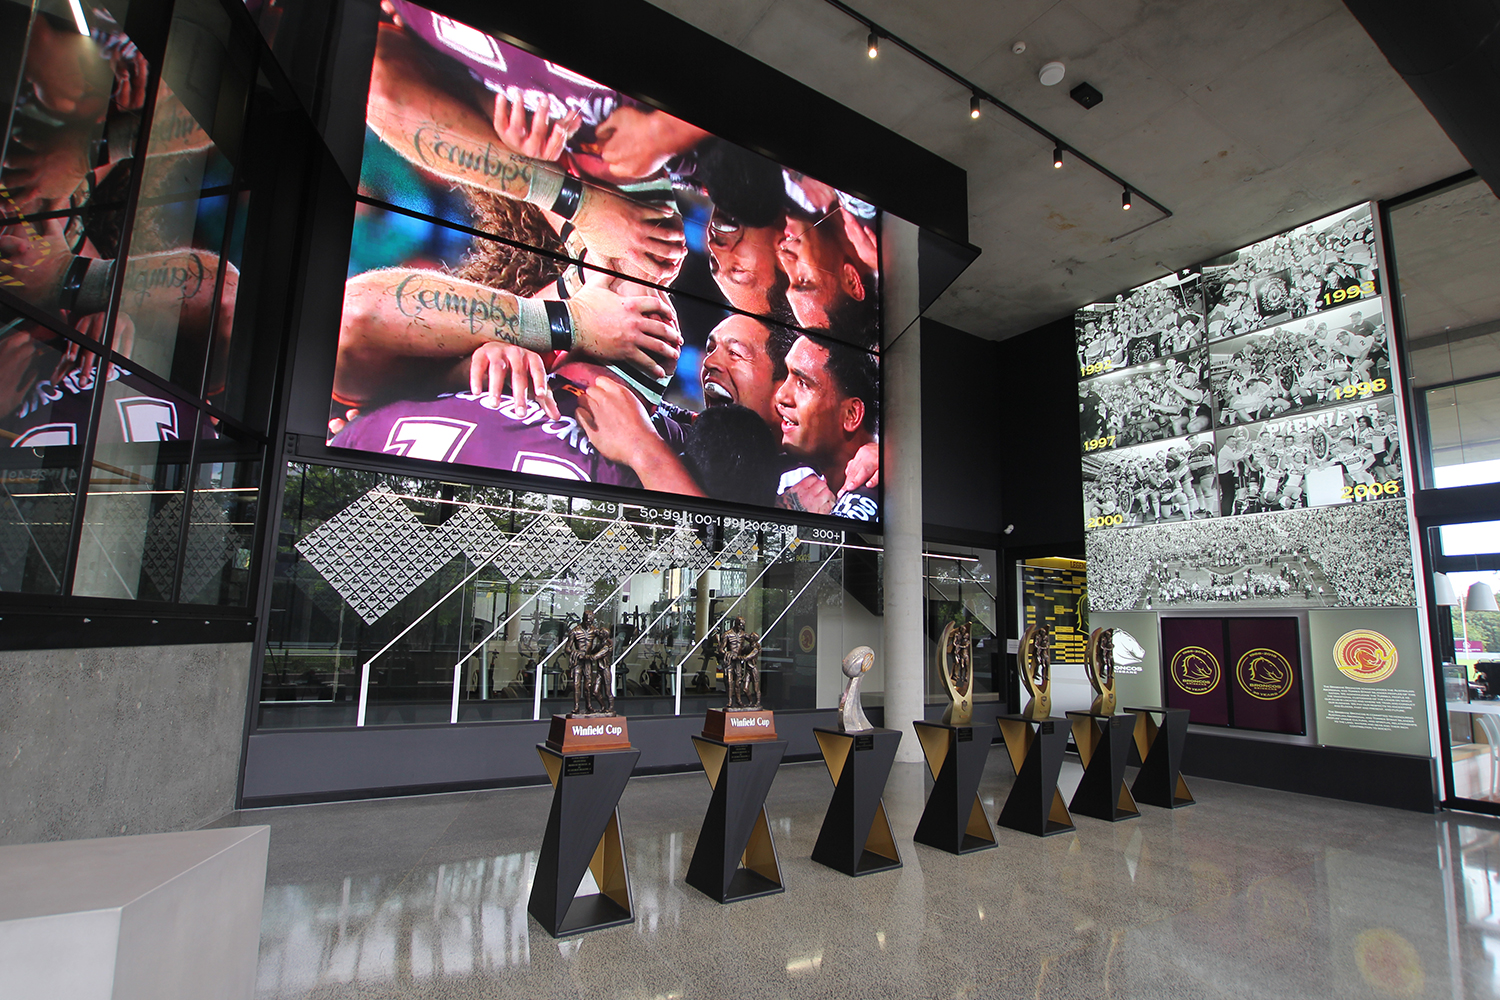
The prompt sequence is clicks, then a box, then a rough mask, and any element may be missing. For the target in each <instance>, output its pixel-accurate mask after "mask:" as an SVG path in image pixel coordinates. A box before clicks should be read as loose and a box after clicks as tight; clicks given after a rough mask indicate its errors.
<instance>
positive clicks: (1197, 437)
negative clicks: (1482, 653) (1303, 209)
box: [1074, 205, 1410, 610]
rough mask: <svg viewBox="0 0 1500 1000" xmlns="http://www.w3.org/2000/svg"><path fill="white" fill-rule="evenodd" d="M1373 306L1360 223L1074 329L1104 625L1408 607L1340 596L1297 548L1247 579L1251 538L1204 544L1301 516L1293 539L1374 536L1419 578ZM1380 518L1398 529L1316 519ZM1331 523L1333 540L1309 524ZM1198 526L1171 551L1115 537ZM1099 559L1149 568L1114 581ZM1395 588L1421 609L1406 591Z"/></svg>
mask: <svg viewBox="0 0 1500 1000" xmlns="http://www.w3.org/2000/svg"><path fill="white" fill-rule="evenodd" d="M1381 290H1382V289H1381V282H1380V275H1379V273H1378V268H1377V261H1376V253H1375V233H1374V227H1373V221H1372V218H1371V213H1370V206H1369V205H1360V206H1357V207H1355V208H1352V209H1348V210H1346V211H1343V212H1339V213H1336V214H1334V215H1331V216H1328V217H1326V218H1323V219H1320V220H1318V221H1316V222H1312V223H1309V224H1307V225H1305V226H1301V227H1299V228H1297V229H1293V230H1291V231H1289V232H1286V233H1282V234H1281V235H1278V236H1274V237H1271V238H1270V239H1267V240H1264V241H1262V242H1260V243H1257V244H1254V245H1253V246H1249V247H1246V248H1244V249H1242V250H1239V251H1236V252H1234V253H1230V254H1226V255H1224V256H1223V257H1219V258H1216V259H1214V260H1211V261H1208V262H1206V263H1204V264H1202V265H1201V266H1199V267H1194V268H1190V269H1186V270H1183V271H1180V272H1178V273H1176V274H1173V275H1168V276H1167V277H1165V278H1162V279H1159V280H1157V281H1153V282H1151V283H1149V284H1145V285H1141V286H1139V287H1137V288H1134V289H1131V290H1130V291H1127V292H1124V293H1122V294H1120V295H1118V296H1116V297H1115V299H1114V301H1112V302H1100V303H1095V304H1093V305H1089V306H1085V307H1084V308H1082V309H1080V310H1079V311H1078V312H1077V313H1075V319H1074V329H1075V333H1076V336H1077V346H1078V374H1079V383H1078V409H1079V425H1080V431H1081V438H1082V439H1081V442H1080V447H1081V454H1082V463H1083V480H1084V487H1083V489H1084V517H1085V527H1086V528H1087V531H1088V549H1089V577H1090V581H1089V582H1090V596H1091V601H1092V602H1093V606H1094V607H1096V608H1098V609H1099V610H1107V609H1124V608H1131V607H1158V606H1162V605H1164V604H1165V605H1170V606H1217V605H1220V604H1223V603H1243V602H1247V601H1248V602H1251V603H1275V604H1278V605H1284V604H1286V603H1288V602H1290V603H1293V604H1299V605H1304V606H1346V607H1347V606H1370V602H1371V601H1374V602H1375V603H1376V604H1377V605H1382V606H1383V605H1384V604H1385V603H1386V602H1387V601H1393V602H1394V603H1396V604H1402V605H1404V604H1407V603H1410V601H1409V600H1407V597H1408V595H1407V594H1406V593H1405V592H1403V593H1401V594H1384V593H1371V592H1370V588H1369V587H1368V585H1367V584H1366V583H1363V582H1362V583H1360V584H1359V585H1358V586H1355V585H1354V583H1353V581H1340V580H1335V579H1333V578H1332V577H1331V576H1330V575H1329V573H1330V572H1331V571H1332V570H1333V569H1334V567H1332V566H1326V567H1325V566H1323V565H1321V563H1320V564H1318V565H1313V564H1311V563H1310V562H1309V560H1308V557H1307V553H1306V546H1301V547H1300V548H1299V547H1298V546H1297V545H1296V544H1295V542H1294V541H1292V542H1288V552H1287V553H1286V558H1282V557H1281V556H1280V555H1278V554H1277V553H1266V552H1260V551H1259V548H1262V547H1264V546H1259V547H1257V551H1256V553H1254V554H1253V555H1254V560H1253V561H1254V562H1255V563H1256V565H1253V566H1252V565H1248V564H1246V565H1241V564H1242V563H1245V560H1246V559H1249V558H1250V556H1251V555H1252V553H1249V552H1248V551H1247V552H1243V553H1242V552H1239V551H1237V548H1239V547H1243V546H1242V545H1241V544H1239V542H1238V540H1239V539H1241V538H1242V536H1243V535H1244V533H1243V532H1237V531H1231V530H1229V528H1230V526H1229V525H1228V524H1227V523H1225V524H1223V525H1222V527H1217V528H1216V527H1212V526H1210V523H1212V524H1219V523H1220V522H1219V521H1218V519H1223V518H1231V517H1236V516H1240V515H1250V514H1285V513H1289V512H1293V511H1307V512H1308V513H1307V514H1306V515H1303V516H1300V517H1298V518H1296V520H1297V522H1298V528H1297V530H1295V531H1294V532H1293V533H1292V534H1294V535H1296V536H1298V537H1301V536H1303V535H1306V534H1307V533H1308V532H1309V531H1314V532H1315V531H1317V530H1321V528H1322V527H1326V528H1327V529H1328V530H1331V531H1345V532H1349V531H1351V530H1353V529H1351V526H1350V524H1349V523H1346V522H1350V521H1360V522H1361V523H1363V522H1364V521H1369V522H1370V524H1369V525H1368V527H1369V528H1370V531H1364V530H1363V529H1359V530H1358V531H1357V532H1356V534H1357V535H1358V537H1360V538H1361V539H1363V538H1364V536H1365V535H1367V534H1370V533H1371V532H1373V533H1374V534H1373V535H1372V536H1371V539H1370V541H1371V542H1377V541H1378V543H1379V545H1380V547H1381V548H1388V549H1394V550H1396V551H1397V555H1398V558H1399V559H1402V560H1405V562H1406V564H1407V566H1408V567H1409V564H1410V550H1409V545H1408V542H1407V535H1406V532H1407V527H1406V518H1405V513H1404V497H1403V494H1404V490H1405V487H1404V485H1403V483H1404V480H1403V476H1402V460H1403V456H1402V454H1401V447H1400V439H1401V436H1400V432H1399V425H1398V407H1397V405H1396V399H1395V396H1394V391H1393V385H1392V374H1391V346H1390V343H1389V339H1388V335H1387V330H1386V324H1385V319H1384V312H1383V310H1382V305H1381ZM1385 501H1397V503H1396V505H1395V506H1396V507H1397V508H1399V509H1400V512H1401V516H1399V517H1394V516H1390V515H1388V514H1385V513H1380V514H1377V513H1376V512H1375V511H1373V510H1372V511H1371V512H1370V513H1369V514H1358V513H1352V512H1350V511H1342V512H1339V513H1337V514H1335V512H1334V511H1333V510H1329V511H1327V512H1326V513H1325V514H1322V515H1319V514H1317V513H1314V512H1315V511H1316V509H1319V508H1355V507H1368V506H1370V505H1372V504H1373V505H1381V504H1383V503H1384V502H1385ZM1330 517H1332V518H1333V519H1334V520H1336V521H1338V522H1339V524H1338V525H1335V524H1332V523H1330V524H1328V525H1326V526H1321V525H1318V524H1317V523H1316V522H1318V521H1319V520H1320V519H1328V518H1330ZM1303 522H1306V524H1304V523H1303ZM1190 524H1193V525H1196V530H1177V531H1172V532H1170V534H1171V535H1172V540H1171V541H1168V540H1167V539H1166V536H1165V535H1163V534H1162V533H1161V532H1160V531H1148V532H1146V533H1145V534H1142V535H1140V536H1139V537H1135V538H1132V539H1126V538H1123V537H1121V538H1113V537H1111V536H1112V535H1119V534H1122V533H1123V534H1135V533H1136V532H1134V531H1131V530H1130V529H1137V530H1138V529H1142V528H1156V527H1158V526H1159V527H1162V528H1165V527H1168V526H1183V527H1185V526H1187V525H1190ZM1393 532H1394V533H1395V534H1394V535H1392V537H1391V538H1389V539H1384V536H1385V535H1388V534H1392V533H1393ZM1374 535H1379V536H1380V539H1381V540H1377V539H1375V538H1374ZM1177 536H1182V537H1180V538H1179V537H1177ZM1188 536H1192V537H1191V538H1189V537H1188ZM1220 536H1222V538H1220ZM1397 536H1399V537H1397ZM1346 537H1351V538H1352V537H1353V536H1350V535H1346ZM1157 538H1160V539H1161V542H1160V545H1154V544H1153V543H1154V541H1155V540H1156V539H1157ZM1221 542H1222V544H1221ZM1387 542H1388V543H1389V544H1387ZM1156 547H1160V548H1161V549H1162V551H1161V552H1160V553H1157V552H1155V548H1156ZM1242 556H1243V557H1244V558H1241V557H1242ZM1101 558H1118V559H1122V560H1125V561H1126V562H1130V561H1132V560H1135V561H1139V562H1138V565H1135V566H1134V567H1131V566H1123V565H1122V566H1119V567H1114V568H1113V569H1112V568H1111V567H1110V566H1108V565H1102V564H1101V562H1100V560H1101ZM1199 563H1202V565H1198V564H1199ZM1210 563H1212V565H1210ZM1116 571H1118V572H1119V573H1124V574H1125V575H1126V577H1129V578H1130V579H1124V578H1122V579H1121V580H1119V581H1113V582H1112V583H1111V584H1110V585H1107V586H1104V587H1103V588H1102V590H1101V588H1100V586H1099V585H1100V584H1104V583H1105V582H1106V581H1105V579H1104V578H1103V576H1101V574H1103V575H1104V576H1107V575H1108V574H1110V573H1112V572H1116ZM1137 577H1139V578H1140V579H1139V580H1136V579H1135V578H1137ZM1408 577H1409V573H1408ZM1148 578H1149V579H1148ZM1132 581H1134V582H1132ZM1392 586H1393V587H1395V588H1396V589H1401V588H1402V587H1403V586H1404V588H1405V590H1406V591H1409V590H1410V582H1409V579H1407V581H1406V582H1405V583H1404V584H1403V583H1401V582H1400V581H1395V582H1393V584H1392ZM1376 589H1377V590H1379V589H1380V588H1376Z"/></svg>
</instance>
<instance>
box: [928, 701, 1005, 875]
mask: <svg viewBox="0 0 1500 1000" xmlns="http://www.w3.org/2000/svg"><path fill="white" fill-rule="evenodd" d="M912 725H913V726H914V727H916V731H917V739H918V740H919V741H920V742H921V744H922V753H923V754H924V755H925V756H926V757H927V769H928V770H929V771H931V772H932V780H933V785H932V793H931V794H930V795H928V796H927V807H926V808H925V809H923V810H922V818H921V820H920V821H918V823H917V832H916V833H915V834H914V835H913V836H912V839H913V840H915V841H916V842H917V843H919V844H926V845H927V846H928V847H936V848H937V849H938V850H940V851H947V852H948V853H949V854H971V853H973V852H974V851H982V850H985V849H986V848H990V847H994V846H995V833H994V831H993V830H991V829H990V821H989V817H987V816H985V814H984V805H983V804H982V803H981V802H980V801H979V779H980V778H981V777H982V776H983V775H984V762H985V760H987V759H988V758H989V755H990V742H991V741H992V740H993V739H994V738H995V727H994V726H990V725H985V724H983V723H979V724H974V725H967V726H949V725H944V724H943V723H941V722H921V721H919V722H913V723H912Z"/></svg>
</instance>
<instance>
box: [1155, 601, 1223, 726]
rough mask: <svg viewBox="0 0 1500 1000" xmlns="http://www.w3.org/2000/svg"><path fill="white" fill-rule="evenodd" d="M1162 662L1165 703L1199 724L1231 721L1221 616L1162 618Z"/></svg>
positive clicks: (1216, 724)
mask: <svg viewBox="0 0 1500 1000" xmlns="http://www.w3.org/2000/svg"><path fill="white" fill-rule="evenodd" d="M1161 662H1162V672H1163V673H1164V674H1166V683H1165V684H1164V685H1162V686H1163V687H1164V688H1165V689H1166V693H1167V705H1168V707H1170V708H1185V709H1187V710H1188V711H1190V712H1192V715H1191V716H1190V717H1189V721H1191V722H1196V723H1199V724H1200V725H1208V726H1227V725H1229V724H1230V716H1229V683H1228V680H1227V678H1226V677H1225V665H1224V620H1223V619H1222V618H1163V619H1162V622H1161Z"/></svg>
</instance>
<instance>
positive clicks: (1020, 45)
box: [1010, 42, 1026, 55]
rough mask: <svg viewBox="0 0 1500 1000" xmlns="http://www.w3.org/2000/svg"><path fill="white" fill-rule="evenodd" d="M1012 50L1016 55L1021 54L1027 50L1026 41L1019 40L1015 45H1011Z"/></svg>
mask: <svg viewBox="0 0 1500 1000" xmlns="http://www.w3.org/2000/svg"><path fill="white" fill-rule="evenodd" d="M1010 50H1011V51H1012V52H1014V53H1015V54H1016V55H1020V54H1021V53H1022V52H1025V51H1026V43H1025V42H1017V43H1016V44H1014V45H1012V46H1011V47H1010Z"/></svg>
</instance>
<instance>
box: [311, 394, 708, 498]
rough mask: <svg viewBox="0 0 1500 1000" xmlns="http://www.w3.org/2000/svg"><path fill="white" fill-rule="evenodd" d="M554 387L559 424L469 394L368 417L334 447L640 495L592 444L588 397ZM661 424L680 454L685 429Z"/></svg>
mask: <svg viewBox="0 0 1500 1000" xmlns="http://www.w3.org/2000/svg"><path fill="white" fill-rule="evenodd" d="M550 384H551V386H552V393H553V396H554V397H555V398H556V399H557V407H558V409H559V410H560V411H561V413H562V417H561V419H559V420H553V419H552V418H550V417H548V416H547V414H546V413H545V412H544V411H543V410H542V408H541V406H539V405H538V404H536V403H535V402H533V403H531V405H530V406H529V407H528V408H527V409H526V411H525V412H524V414H522V415H521V416H519V417H518V416H516V414H515V412H514V411H513V409H512V400H511V397H510V396H509V395H504V396H501V397H500V407H499V409H490V407H489V406H487V405H486V404H485V402H484V400H485V399H486V397H484V396H475V395H474V394H472V393H467V392H463V393H455V394H452V395H447V396H440V397H438V398H437V399H429V400H402V401H399V402H395V403H389V404H387V405H385V406H382V407H380V408H379V409H377V410H373V411H371V412H369V413H364V414H361V415H360V416H359V417H358V418H356V419H355V420H354V421H353V422H352V423H350V424H349V426H347V427H345V428H344V429H343V430H342V431H340V432H339V433H338V434H336V435H334V437H333V439H332V440H331V441H329V442H328V443H329V444H330V445H331V446H332V447H335V448H353V449H356V450H359V451H372V452H376V453H378V454H385V455H401V456H404V457H406V458H420V459H425V460H427V461H431V462H449V463H454V464H458V465H477V466H481V467H483V468H486V469H501V470H504V471H507V472H524V473H526V474H528V475H532V476H550V477H552V478H553V479H571V480H573V481H575V482H585V483H604V484H606V485H610V486H630V487H634V488H636V489H639V488H640V485H641V482H640V480H639V479H637V478H636V475H635V473H634V472H632V471H631V470H630V469H629V467H627V466H624V465H620V464H618V463H616V462H612V461H610V460H609V459H607V458H605V457H603V456H602V455H600V454H599V453H598V452H597V451H595V450H594V446H593V444H591V443H590V442H589V439H588V435H587V434H585V433H584V430H583V427H582V425H580V424H579V423H578V419H577V417H576V416H575V415H574V414H575V411H576V409H577V406H578V396H577V393H578V392H580V391H581V390H580V389H579V388H578V387H577V386H576V385H574V384H573V383H572V382H569V381H568V380H567V379H564V378H562V377H561V376H558V375H553V376H552V377H551V379H550ZM654 424H655V426H656V428H657V432H658V433H660V434H661V435H662V437H663V439H665V440H666V441H667V443H668V444H670V445H671V446H672V447H673V450H675V451H680V450H681V446H682V429H681V427H679V426H678V425H677V424H676V423H675V422H673V421H671V420H669V419H667V418H665V417H658V418H657V419H656V420H655V421H654Z"/></svg>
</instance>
